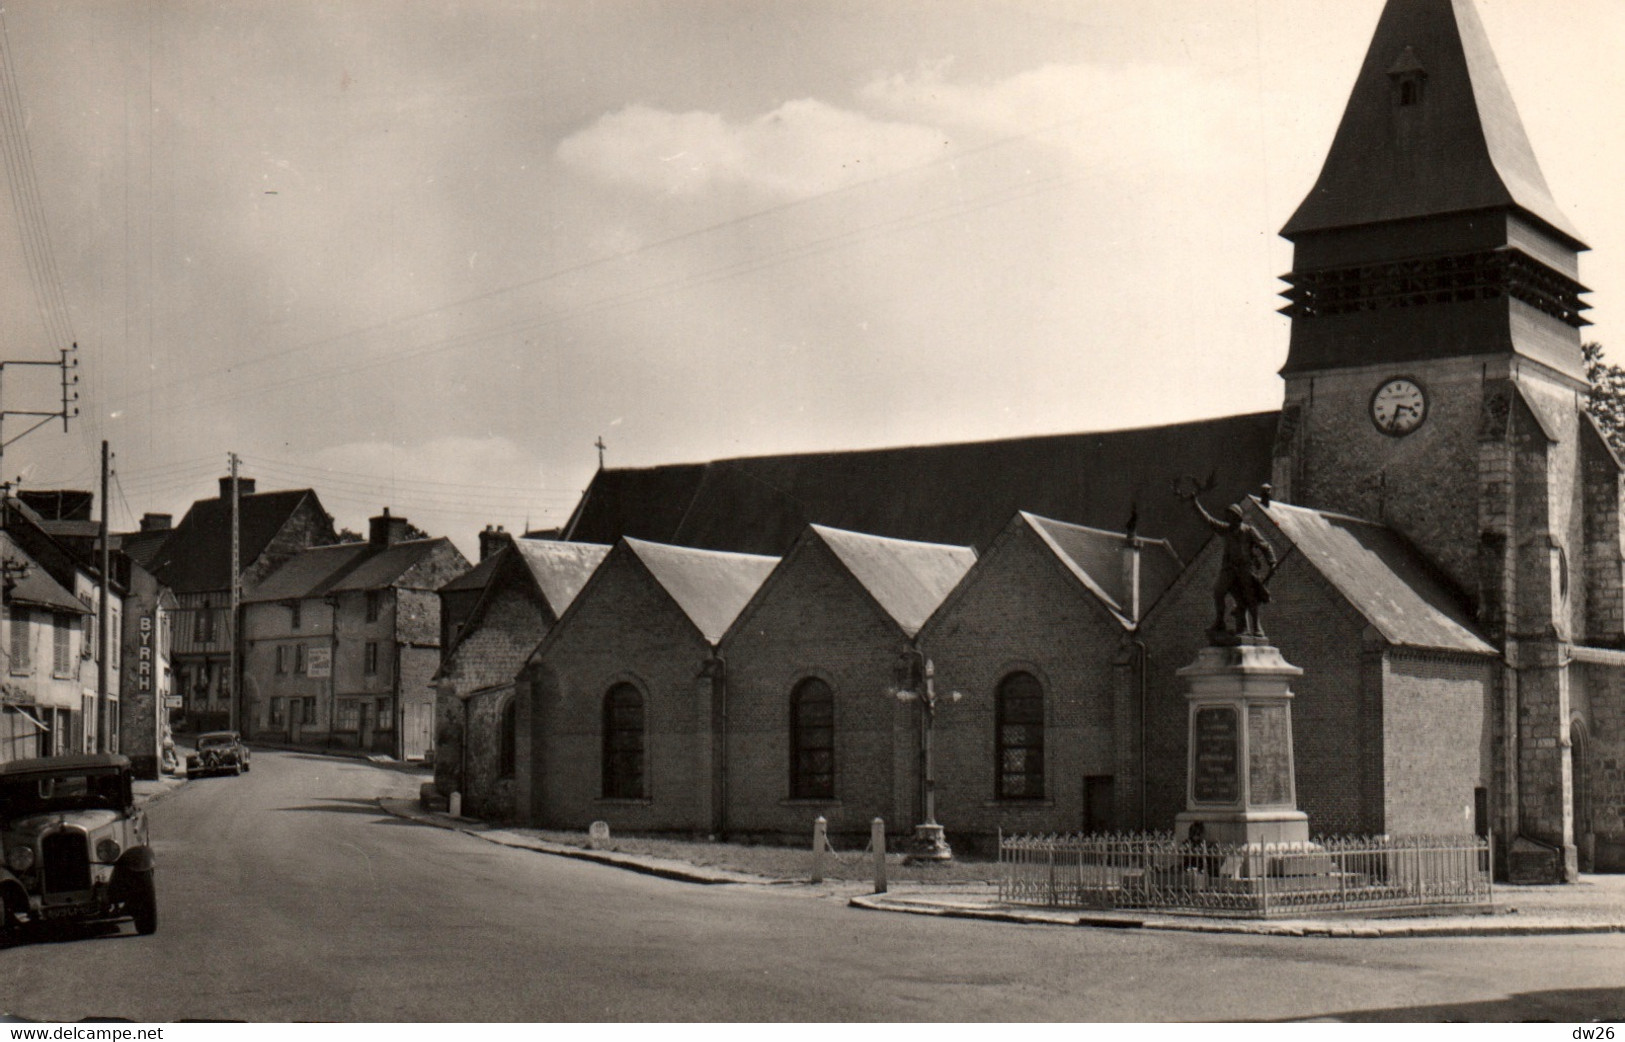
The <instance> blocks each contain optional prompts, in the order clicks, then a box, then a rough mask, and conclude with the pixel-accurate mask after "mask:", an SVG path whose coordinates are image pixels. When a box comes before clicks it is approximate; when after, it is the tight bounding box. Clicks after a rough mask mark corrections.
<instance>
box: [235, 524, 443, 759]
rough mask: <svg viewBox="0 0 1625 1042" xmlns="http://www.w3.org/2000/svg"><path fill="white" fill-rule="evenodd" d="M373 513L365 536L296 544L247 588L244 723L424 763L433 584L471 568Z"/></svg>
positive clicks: (430, 713) (260, 734)
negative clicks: (298, 549)
mask: <svg viewBox="0 0 1625 1042" xmlns="http://www.w3.org/2000/svg"><path fill="white" fill-rule="evenodd" d="M408 530H409V526H408V524H407V521H406V519H405V518H404V517H395V516H391V515H390V513H389V511H388V510H385V511H384V512H383V513H382V514H381V515H379V516H377V517H374V518H372V519H371V521H370V524H369V531H368V538H367V541H366V542H355V543H338V544H335V545H330V546H317V547H311V548H309V549H306V550H303V551H301V552H299V553H297V554H295V555H293V556H292V557H290V558H289V559H287V560H286V561H285V562H283V563H282V564H281V565H280V566H278V567H277V568H276V570H275V571H272V572H271V573H270V574H269V575H267V576H266V577H265V578H264V579H262V580H261V581H260V582H259V583H257V584H255V585H254V587H253V588H251V589H250V590H249V591H248V592H247V593H245V594H244V596H243V687H244V700H245V713H244V723H245V726H244V731H245V732H246V734H247V736H248V737H250V738H262V739H269V740H272V741H281V742H287V743H291V744H294V745H322V746H327V747H340V748H351V749H365V750H371V751H374V752H380V753H386V754H388V755H391V756H395V757H397V758H400V759H408V760H420V759H424V758H425V757H427V756H428V755H429V754H430V752H431V750H432V747H433V741H434V735H433V719H434V688H433V686H432V684H431V679H432V678H433V676H434V673H435V669H436V667H437V666H438V665H439V661H440V601H439V598H438V596H437V595H436V591H437V590H438V589H439V587H441V586H443V585H445V584H446V583H447V582H448V581H450V580H451V579H452V578H453V577H455V576H457V575H459V574H461V573H462V572H464V571H466V570H467V569H468V561H467V560H466V559H465V558H464V557H463V555H462V554H461V553H460V552H459V551H458V550H457V548H456V547H455V546H454V545H452V542H451V540H449V539H446V538H444V537H441V538H438V539H413V538H408Z"/></svg>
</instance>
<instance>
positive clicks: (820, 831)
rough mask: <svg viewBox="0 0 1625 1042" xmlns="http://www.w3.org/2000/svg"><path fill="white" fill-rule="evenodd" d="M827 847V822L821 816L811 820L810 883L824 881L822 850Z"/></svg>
mask: <svg viewBox="0 0 1625 1042" xmlns="http://www.w3.org/2000/svg"><path fill="white" fill-rule="evenodd" d="M828 846H829V822H827V821H825V820H824V816H823V815H822V814H820V815H818V817H816V818H814V819H813V863H812V878H811V879H810V880H808V882H811V883H822V882H823V881H824V850H825V848H827V847H828Z"/></svg>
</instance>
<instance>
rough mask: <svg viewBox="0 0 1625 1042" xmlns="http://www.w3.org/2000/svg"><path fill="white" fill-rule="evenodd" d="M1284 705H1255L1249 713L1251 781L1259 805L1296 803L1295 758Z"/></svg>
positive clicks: (1249, 780)
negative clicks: (1293, 795) (1293, 760)
mask: <svg viewBox="0 0 1625 1042" xmlns="http://www.w3.org/2000/svg"><path fill="white" fill-rule="evenodd" d="M1288 726H1289V722H1288V717H1287V708H1286V706H1284V705H1255V706H1252V707H1251V708H1250V709H1249V710H1248V712H1247V758H1248V761H1249V762H1248V764H1247V783H1248V788H1249V789H1250V799H1249V800H1248V802H1249V803H1251V804H1253V805H1255V806H1268V805H1271V804H1289V805H1290V804H1291V803H1292V757H1291V755H1290V749H1289V747H1288V740H1287V734H1288Z"/></svg>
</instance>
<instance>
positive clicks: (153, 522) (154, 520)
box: [141, 490, 230, 532]
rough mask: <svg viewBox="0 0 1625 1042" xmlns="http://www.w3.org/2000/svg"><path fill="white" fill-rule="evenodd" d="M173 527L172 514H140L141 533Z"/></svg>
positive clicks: (163, 530) (162, 530)
mask: <svg viewBox="0 0 1625 1042" xmlns="http://www.w3.org/2000/svg"><path fill="white" fill-rule="evenodd" d="M227 494H228V495H230V491H229V490H228V491H227ZM174 526H175V515H174V514H142V515H141V531H143V532H167V531H169V530H170V529H171V528H173V527H174Z"/></svg>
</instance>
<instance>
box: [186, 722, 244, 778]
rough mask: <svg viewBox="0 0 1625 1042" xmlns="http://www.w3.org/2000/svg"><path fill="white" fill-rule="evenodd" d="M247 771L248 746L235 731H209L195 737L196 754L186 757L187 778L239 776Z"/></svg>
mask: <svg viewBox="0 0 1625 1042" xmlns="http://www.w3.org/2000/svg"><path fill="white" fill-rule="evenodd" d="M246 770H248V746H246V745H244V744H243V740H242V738H241V737H239V736H238V734H237V732H236V731H210V732H208V733H207V734H200V735H198V736H197V752H195V753H192V754H190V755H189V756H187V757H186V774H187V777H190V778H196V777H199V776H200V775H204V774H224V773H226V772H228V771H229V772H231V773H232V774H241V773H243V772H244V771H246Z"/></svg>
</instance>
